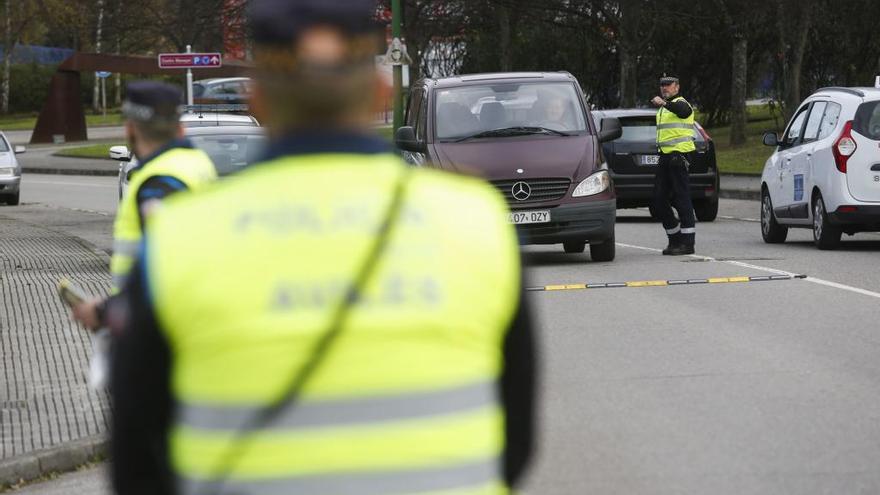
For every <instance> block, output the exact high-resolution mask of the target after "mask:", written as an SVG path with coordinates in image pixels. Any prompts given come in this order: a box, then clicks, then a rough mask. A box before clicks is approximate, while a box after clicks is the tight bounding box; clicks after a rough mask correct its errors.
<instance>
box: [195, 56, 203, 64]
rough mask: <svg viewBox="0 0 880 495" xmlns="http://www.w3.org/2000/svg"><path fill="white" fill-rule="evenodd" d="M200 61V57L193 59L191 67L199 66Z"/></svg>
mask: <svg viewBox="0 0 880 495" xmlns="http://www.w3.org/2000/svg"><path fill="white" fill-rule="evenodd" d="M201 61H202V59H201V58H200V57H193V65H199V63H200V62H201Z"/></svg>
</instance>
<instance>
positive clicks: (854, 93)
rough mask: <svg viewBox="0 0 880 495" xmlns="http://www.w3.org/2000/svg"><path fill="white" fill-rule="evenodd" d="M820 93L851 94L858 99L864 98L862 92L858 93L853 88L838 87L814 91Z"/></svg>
mask: <svg viewBox="0 0 880 495" xmlns="http://www.w3.org/2000/svg"><path fill="white" fill-rule="evenodd" d="M820 91H840V92H841V93H847V94H851V95H853V96H858V97H859V98H864V97H865V93H864V92H863V91H859V90H858V89H853V88H841V87H838V86H831V87H828V88H819V89H817V90H816V92H817V93H818V92H820Z"/></svg>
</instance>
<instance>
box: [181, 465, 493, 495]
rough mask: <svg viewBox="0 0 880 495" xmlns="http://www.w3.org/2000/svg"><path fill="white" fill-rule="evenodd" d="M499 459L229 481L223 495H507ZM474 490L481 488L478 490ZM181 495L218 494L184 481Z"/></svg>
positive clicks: (208, 487)
mask: <svg viewBox="0 0 880 495" xmlns="http://www.w3.org/2000/svg"><path fill="white" fill-rule="evenodd" d="M500 465H501V460H500V459H499V458H488V459H480V460H477V461H472V462H467V463H462V464H457V465H454V466H447V467H443V468H424V469H408V470H401V471H379V472H374V471H370V472H350V473H332V474H324V475H320V474H316V475H313V476H303V477H291V478H282V479H268V480H247V481H243V480H242V481H239V480H234V481H227V482H225V483H223V488H224V491H223V492H222V493H235V494H247V495H292V494H299V493H302V494H316V495H317V494H348V493H351V494H358V495H398V494H401V495H402V494H408V493H435V492H439V491H443V490H462V489H464V490H467V491H456V492H455V493H474V492H476V493H486V494H489V493H493V494H500V493H505V488H504V487H503V486H502V485H501V484H500V483H499V482H498V480H497V473H498V469H499V466H500ZM473 487H477V488H476V490H474V489H473ZM180 493H181V495H200V494H204V493H212V494H213V493H217V491H216V490H214V489H212V487H211V483H210V482H207V481H200V480H193V479H183V480H182V482H181V490H180Z"/></svg>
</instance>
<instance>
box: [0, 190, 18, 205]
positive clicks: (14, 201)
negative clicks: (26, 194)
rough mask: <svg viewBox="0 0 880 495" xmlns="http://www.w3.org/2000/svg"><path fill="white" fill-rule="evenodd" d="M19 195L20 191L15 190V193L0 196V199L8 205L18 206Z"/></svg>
mask: <svg viewBox="0 0 880 495" xmlns="http://www.w3.org/2000/svg"><path fill="white" fill-rule="evenodd" d="M20 197H21V193H20V192H17V193H15V194H10V195H9V196H0V201H3V202H4V203H6V204H7V205H9V206H18V202H19V199H20Z"/></svg>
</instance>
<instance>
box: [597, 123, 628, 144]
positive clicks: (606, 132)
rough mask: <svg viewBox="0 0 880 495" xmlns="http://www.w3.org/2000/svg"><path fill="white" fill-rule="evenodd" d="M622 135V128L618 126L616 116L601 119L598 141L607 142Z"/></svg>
mask: <svg viewBox="0 0 880 495" xmlns="http://www.w3.org/2000/svg"><path fill="white" fill-rule="evenodd" d="M621 135H623V128H622V127H621V126H620V120H619V119H617V118H616V117H608V118H605V119H602V130H601V131H599V142H600V143H607V142H608V141H614V140H615V139H618V138H620V136H621Z"/></svg>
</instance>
